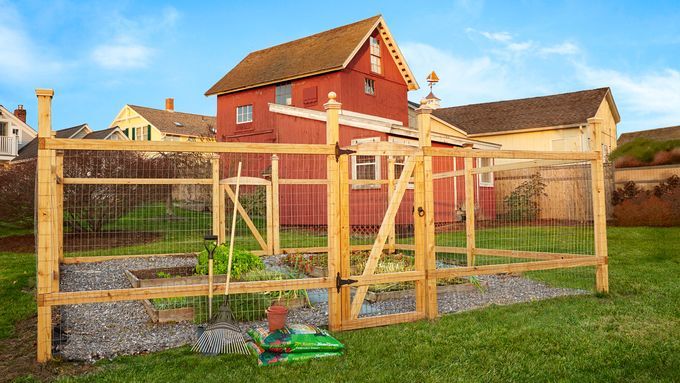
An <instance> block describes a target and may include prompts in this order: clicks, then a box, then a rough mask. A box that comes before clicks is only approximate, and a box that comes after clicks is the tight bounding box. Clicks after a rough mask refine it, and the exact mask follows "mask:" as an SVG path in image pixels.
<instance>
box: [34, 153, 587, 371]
mask: <svg viewBox="0 0 680 383" xmlns="http://www.w3.org/2000/svg"><path fill="white" fill-rule="evenodd" d="M390 150H392V151H393V152H394V153H391V152H390V153H387V152H385V151H383V150H375V148H373V149H370V148H369V149H366V150H362V149H361V147H359V148H358V150H357V151H356V152H355V153H352V154H349V155H347V154H342V155H332V154H330V153H328V152H323V153H318V154H306V153H291V152H290V150H280V151H277V150H273V151H271V152H266V151H262V152H248V153H246V152H220V153H199V152H173V153H164V152H145V151H134V150H124V151H111V150H99V151H82V150H65V151H64V153H63V170H59V169H58V168H59V165H56V168H57V169H58V170H57V171H56V173H57V178H56V179H57V182H56V184H55V185H54V187H55V189H56V191H55V192H54V193H53V194H51V196H50V198H51V199H50V206H51V209H53V214H54V216H55V217H56V218H55V220H54V222H52V224H53V225H54V226H53V227H54V230H55V232H54V237H55V238H57V240H58V241H60V243H59V244H58V246H57V249H58V250H57V251H59V252H61V253H62V254H61V259H60V261H59V266H58V271H59V273H58V274H57V276H58V279H57V280H56V288H54V290H53V291H52V292H49V293H46V294H43V295H42V296H41V298H40V299H41V300H40V304H41V305H43V306H41V307H50V308H51V313H50V315H51V323H52V324H53V325H54V326H53V328H52V331H51V336H50V339H51V340H50V342H51V348H50V349H51V350H52V351H53V352H54V353H55V354H58V355H60V356H61V357H63V358H66V359H85V360H95V359H99V358H106V357H111V356H116V355H122V354H130V353H140V352H149V351H157V350H162V349H166V348H170V347H178V346H182V345H187V344H191V343H192V342H194V341H195V340H196V338H197V337H198V336H200V333H201V330H202V329H204V328H205V326H206V325H207V324H208V323H209V322H210V321H211V320H214V318H215V317H216V313H217V312H219V310H220V309H221V308H224V307H228V308H229V309H230V311H231V312H233V314H234V319H235V320H236V322H237V324H238V325H239V326H240V328H241V329H242V330H245V329H247V328H250V327H252V326H255V325H264V324H265V323H266V316H267V313H266V310H267V308H268V307H270V306H271V305H272V304H282V305H285V306H286V307H287V308H288V310H289V312H288V320H289V321H290V322H304V323H311V324H316V325H320V326H326V325H330V324H331V322H332V318H333V315H334V313H338V312H340V318H341V320H340V321H339V323H337V324H336V326H337V327H336V328H340V329H354V328H363V327H369V326H377V325H384V324H390V323H397V322H405V321H411V320H416V319H421V318H425V317H428V316H430V315H433V314H432V313H436V312H439V313H451V312H458V311H462V310H466V309H471V308H476V307H481V306H484V305H487V304H507V303H514V302H525V301H531V300H536V299H544V298H550V297H555V296H562V295H573V294H583V293H585V292H587V291H589V290H592V287H593V281H594V274H595V270H594V269H593V267H592V266H593V265H595V263H593V262H585V263H584V262H583V261H582V260H583V259H594V258H595V257H593V255H594V254H596V252H597V251H596V247H597V243H596V242H595V241H594V238H595V237H596V236H595V231H596V230H595V229H596V228H595V226H594V224H593V222H594V219H595V211H594V210H593V206H594V202H593V201H594V200H593V198H592V196H593V189H592V179H593V174H591V169H592V164H591V163H590V162H583V161H580V162H579V161H567V160H554V161H543V160H532V159H530V160H518V162H513V161H507V162H505V163H501V162H499V163H498V164H496V163H495V161H496V160H495V159H494V158H493V157H481V156H477V157H475V156H467V157H466V156H461V153H460V152H459V151H451V152H445V153H443V154H440V155H436V156H428V155H424V152H423V151H422V149H417V148H416V149H414V148H412V147H409V148H408V149H406V148H404V147H402V146H398V145H397V146H394V147H391V149H390ZM388 152H389V151H388ZM60 157H61V156H59V157H58V158H60ZM59 161H60V160H59V159H56V160H55V164H58V163H59ZM521 161H524V162H521ZM239 164H240V167H241V173H240V176H239V175H238V171H237V169H238V168H239ZM336 164H337V165H336ZM340 164H344V165H342V166H341V165H340ZM335 166H338V167H339V169H340V172H339V174H338V173H333V171H334V169H335ZM429 182H431V184H428V183H429ZM336 184H337V185H339V186H338V187H339V192H338V191H334V190H336V189H334V187H335V185H336ZM428 185H430V186H428ZM334 204H336V205H337V206H339V207H340V208H339V210H330V209H336V207H337V206H334ZM334 211H335V212H337V211H339V212H340V215H339V216H338V214H335V213H333V212H334ZM234 216H235V217H236V221H235V228H234V230H233V232H232V229H231V223H232V217H234ZM331 223H333V224H331ZM338 223H339V226H338ZM232 233H233V235H234V243H235V245H234V249H233V257H234V268H233V270H232V275H231V276H232V279H231V281H232V282H233V285H230V293H229V295H228V296H225V295H224V293H225V282H226V272H227V258H228V253H229V245H228V244H229V240H230V237H231V235H232ZM209 234H210V235H216V236H217V237H218V243H216V244H215V245H216V248H215V250H214V251H215V253H214V254H215V257H214V279H213V284H212V285H211V284H210V283H209V280H210V276H209V275H208V274H209V273H208V248H210V247H211V246H212V243H211V241H206V240H205V238H204V237H205V236H206V235H209ZM338 235H340V236H341V237H342V238H341V240H340V242H339V243H340V248H339V249H338V248H335V246H332V245H330V243H331V241H332V239H333V238H335V236H338ZM585 266H588V267H585ZM211 295H212V299H211V298H209V296H211ZM435 295H436V297H435ZM334 302H335V303H334ZM433 306H434V307H433Z"/></svg>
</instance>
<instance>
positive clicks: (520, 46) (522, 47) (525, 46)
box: [506, 41, 534, 53]
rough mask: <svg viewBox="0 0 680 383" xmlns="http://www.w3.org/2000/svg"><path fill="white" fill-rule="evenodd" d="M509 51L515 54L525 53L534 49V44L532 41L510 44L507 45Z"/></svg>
mask: <svg viewBox="0 0 680 383" xmlns="http://www.w3.org/2000/svg"><path fill="white" fill-rule="evenodd" d="M506 47H507V48H508V50H510V51H511V52H515V53H520V52H525V51H528V50H529V49H531V48H533V47H534V43H533V42H531V41H525V42H521V43H510V44H508V45H506Z"/></svg>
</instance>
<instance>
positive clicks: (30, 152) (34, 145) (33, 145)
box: [12, 124, 92, 161]
mask: <svg viewBox="0 0 680 383" xmlns="http://www.w3.org/2000/svg"><path fill="white" fill-rule="evenodd" d="M85 125H87V124H80V125H76V126H72V127H70V128H65V129H61V130H57V131H55V132H54V133H55V137H57V138H71V137H72V136H73V135H74V134H76V133H78V132H79V131H80V129H82V128H83V127H84V126H85ZM90 134H92V133H90ZM36 156H38V137H35V138H34V139H32V140H31V141H29V142H28V144H26V145H24V147H22V148H21V149H19V154H18V155H17V156H16V157H14V159H13V160H12V161H21V160H27V159H30V158H34V157H36Z"/></svg>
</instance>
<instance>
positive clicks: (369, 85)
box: [364, 78, 375, 96]
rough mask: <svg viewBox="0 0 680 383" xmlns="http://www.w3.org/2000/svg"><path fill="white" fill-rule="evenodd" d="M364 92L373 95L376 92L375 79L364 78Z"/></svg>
mask: <svg viewBox="0 0 680 383" xmlns="http://www.w3.org/2000/svg"><path fill="white" fill-rule="evenodd" d="M364 92H365V93H366V94H370V95H371V96H372V95H374V94H375V81H373V80H371V79H370V78H365V79H364Z"/></svg>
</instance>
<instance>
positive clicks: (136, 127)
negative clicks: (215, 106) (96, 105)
mask: <svg viewBox="0 0 680 383" xmlns="http://www.w3.org/2000/svg"><path fill="white" fill-rule="evenodd" d="M174 105H175V101H174V99H172V98H168V99H166V100H165V110H161V109H153V108H147V107H144V106H138V105H125V106H124V107H123V109H121V111H120V112H118V115H116V118H115V119H114V120H113V122H111V124H110V125H109V126H110V127H115V126H117V127H119V128H120V129H121V130H122V131H123V133H124V134H125V135H126V136H127V137H128V138H129V139H130V140H133V141H197V140H214V137H215V127H216V123H215V117H213V116H203V115H200V114H192V113H182V112H176V111H175V108H174Z"/></svg>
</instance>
